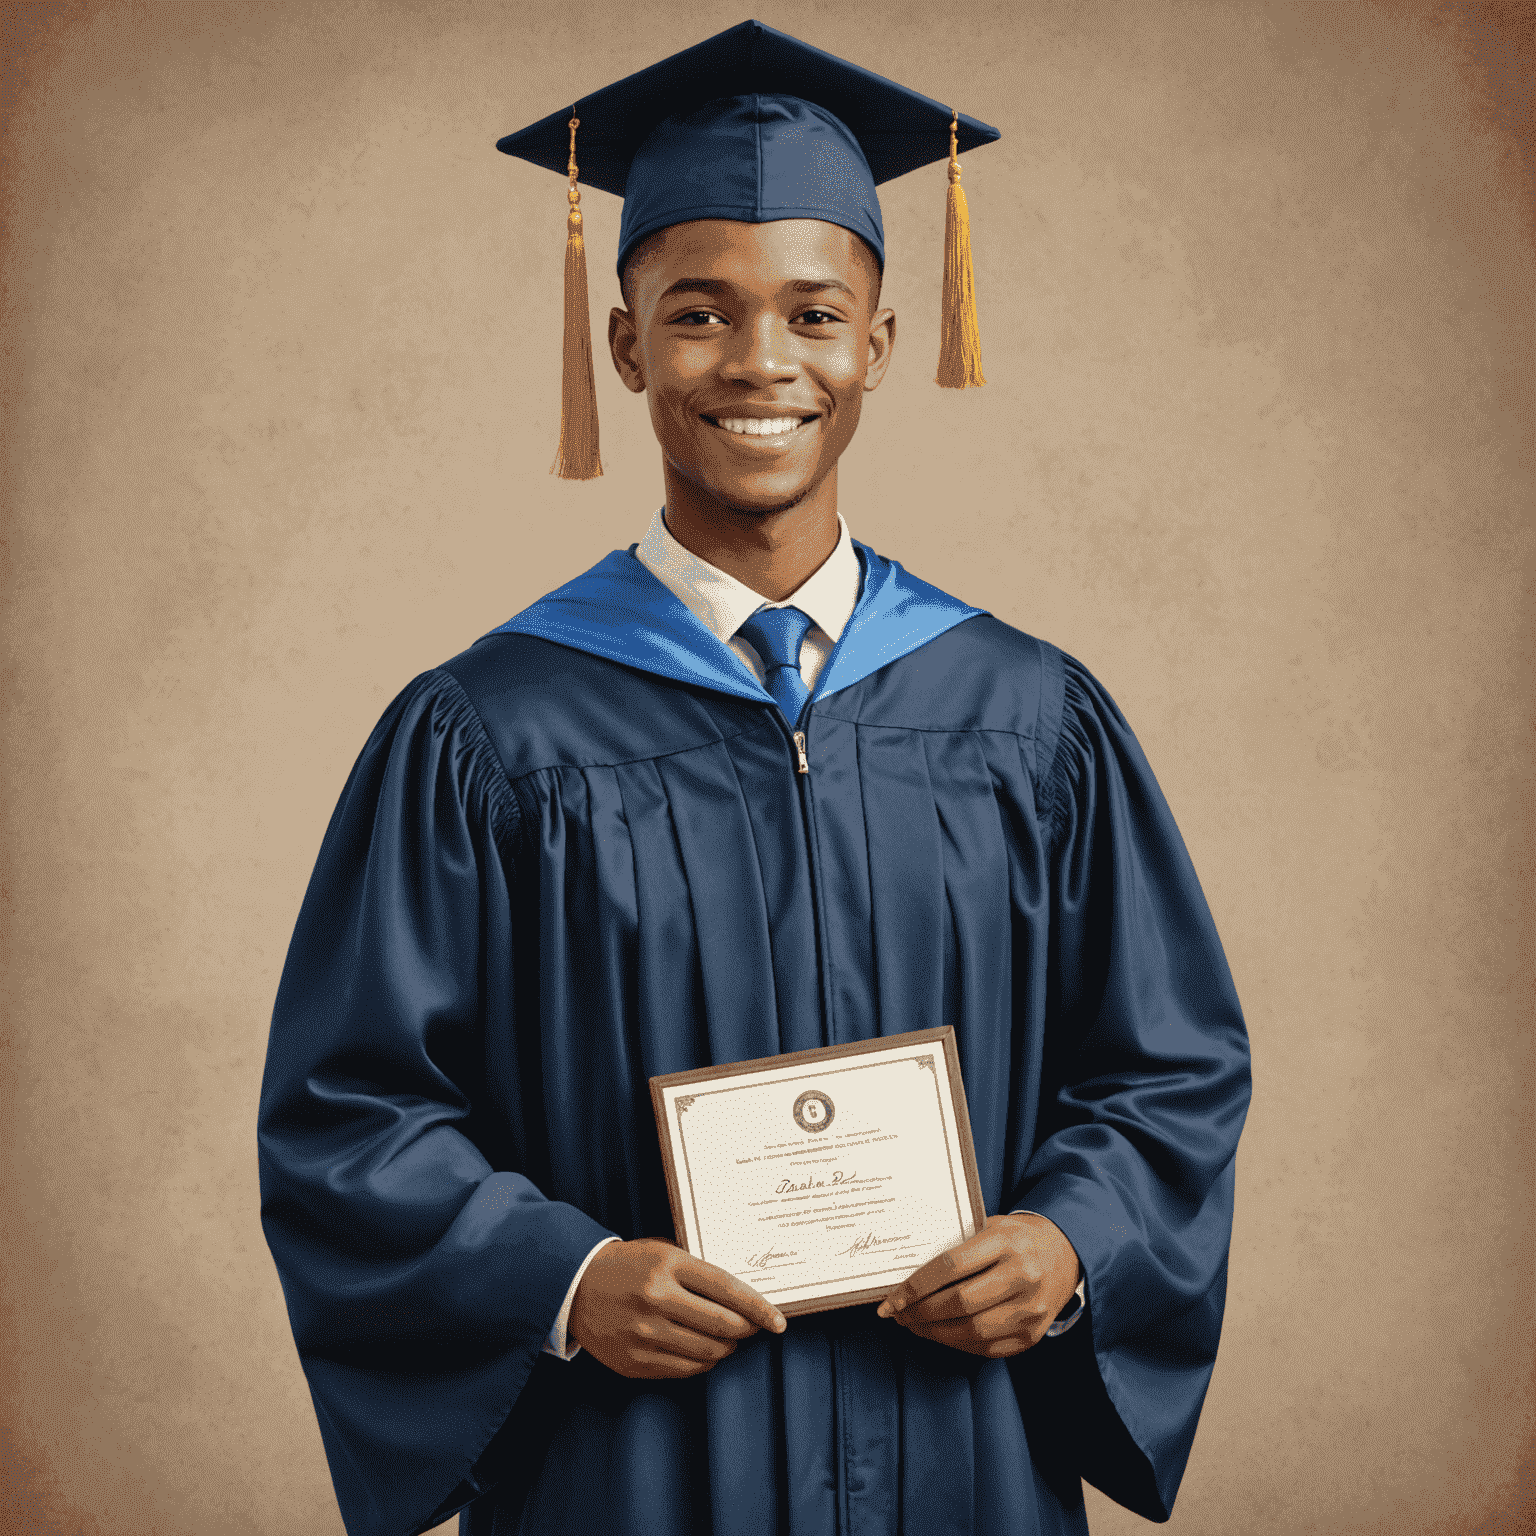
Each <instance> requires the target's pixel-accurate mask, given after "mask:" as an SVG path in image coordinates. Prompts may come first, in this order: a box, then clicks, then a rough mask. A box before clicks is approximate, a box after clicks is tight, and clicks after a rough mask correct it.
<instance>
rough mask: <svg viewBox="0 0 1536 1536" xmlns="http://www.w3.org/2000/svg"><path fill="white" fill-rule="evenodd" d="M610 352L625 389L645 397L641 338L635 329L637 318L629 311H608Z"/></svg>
mask: <svg viewBox="0 0 1536 1536" xmlns="http://www.w3.org/2000/svg"><path fill="white" fill-rule="evenodd" d="M608 351H609V353H610V354H611V355H612V357H613V366H614V368H615V370H617V372H618V375H619V377H620V378H621V379H623V381H624V387H625V389H627V390H629V391H630V392H631V393H632V394H636V395H643V394H644V393H645V375H644V374H643V373H642V372H641V371H640V337H639V333H638V332H637V331H636V329H635V317H634V316H633V315H632V314H630V312H629V311H628V310H627V309H617V308H615V309H610V310H609V311H608Z"/></svg>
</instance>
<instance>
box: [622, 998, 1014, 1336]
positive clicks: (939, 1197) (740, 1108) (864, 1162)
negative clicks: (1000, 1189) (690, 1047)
mask: <svg viewBox="0 0 1536 1536" xmlns="http://www.w3.org/2000/svg"><path fill="white" fill-rule="evenodd" d="M651 1103H652V1106H653V1107H654V1109H655V1111H656V1126H657V1130H658V1132H659V1133H660V1136H661V1154H662V1162H663V1164H664V1166H665V1168H666V1174H667V1193H668V1195H669V1197H670V1199H671V1202H672V1222H673V1226H674V1228H675V1231H676V1236H677V1242H678V1244H679V1246H680V1247H683V1248H686V1249H687V1250H688V1252H689V1253H691V1254H693V1255H695V1256H696V1257H697V1258H701V1259H707V1260H708V1261H709V1262H710V1263H711V1264H715V1265H718V1266H719V1267H720V1268H721V1269H724V1270H728V1271H729V1272H730V1273H731V1274H733V1275H736V1276H738V1277H739V1278H740V1279H742V1280H745V1281H746V1282H747V1283H748V1284H749V1285H751V1286H752V1287H754V1288H755V1289H756V1290H758V1291H760V1292H761V1293H762V1294H763V1295H764V1296H766V1297H768V1298H769V1299H770V1300H771V1301H772V1302H773V1303H774V1305H775V1306H777V1307H778V1309H779V1311H780V1312H783V1313H784V1314H785V1315H786V1316H792V1315H794V1314H796V1313H801V1312H822V1311H826V1310H828V1309H829V1308H832V1307H848V1306H853V1305H854V1304H855V1303H858V1302H865V1301H878V1300H880V1299H881V1298H882V1297H884V1296H885V1295H886V1294H887V1293H888V1292H890V1291H891V1290H892V1289H893V1288H894V1287H895V1286H897V1285H899V1284H900V1283H901V1281H903V1280H904V1279H906V1277H907V1276H908V1275H910V1274H911V1273H912V1271H913V1270H915V1269H917V1268H918V1267H919V1266H920V1265H922V1264H924V1263H926V1262H927V1261H928V1260H929V1259H931V1258H932V1257H933V1256H934V1254H936V1253H942V1252H943V1251H944V1250H945V1249H946V1248H952V1247H954V1246H955V1244H956V1243H959V1242H963V1241H964V1240H965V1239H966V1238H968V1237H970V1236H972V1235H973V1234H974V1233H976V1232H977V1231H979V1230H980V1229H981V1227H983V1226H984V1225H985V1224H986V1212H985V1208H984V1207H983V1205H982V1201H981V1189H980V1185H979V1184H978V1182H977V1178H976V1153H975V1149H974V1147H973V1146H972V1143H971V1125H970V1119H969V1117H968V1116H967V1114H966V1108H965V1086H964V1084H963V1083H962V1081H961V1078H960V1061H959V1055H958V1052H957V1051H956V1048H955V1032H954V1030H953V1029H952V1028H950V1027H949V1026H948V1025H945V1026H944V1027H943V1028H942V1029H922V1030H915V1031H913V1032H911V1033H909V1034H903V1035H887V1036H885V1037H884V1038H882V1039H878V1040H866V1041H862V1042H860V1043H858V1044H855V1045H832V1046H824V1047H822V1048H821V1049H819V1050H812V1051H791V1052H789V1053H788V1054H786V1055H783V1056H765V1057H762V1058H760V1059H758V1060H755V1061H738V1062H734V1063H731V1064H730V1065H727V1066H717V1067H700V1068H698V1069H697V1070H696V1071H692V1072H671V1073H667V1074H665V1075H663V1076H660V1077H653V1078H652V1079H651Z"/></svg>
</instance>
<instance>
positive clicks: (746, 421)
mask: <svg viewBox="0 0 1536 1536" xmlns="http://www.w3.org/2000/svg"><path fill="white" fill-rule="evenodd" d="M718 423H719V425H720V426H722V427H724V428H725V430H726V431H727V432H741V433H744V434H745V435H746V436H748V437H776V436H778V434H779V433H781V432H793V431H794V430H795V428H796V427H798V426H799V425H800V418H799V417H798V416H775V417H772V418H770V419H768V420H766V421H765V420H763V419H762V418H761V417H758V416H721V417H719V418H718Z"/></svg>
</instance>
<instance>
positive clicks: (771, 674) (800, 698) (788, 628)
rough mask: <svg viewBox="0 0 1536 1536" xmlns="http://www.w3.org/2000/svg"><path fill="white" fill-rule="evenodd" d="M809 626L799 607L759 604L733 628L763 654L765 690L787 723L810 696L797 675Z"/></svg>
mask: <svg viewBox="0 0 1536 1536" xmlns="http://www.w3.org/2000/svg"><path fill="white" fill-rule="evenodd" d="M810 627H811V616H810V614H808V613H802V612H801V611H800V610H799V609H798V608H759V609H758V610H757V612H756V613H754V614H753V615H752V617H751V618H750V619H748V620H747V622H746V623H745V624H743V625H742V626H741V628H740V629H738V630H737V631H736V633H737V634H738V635H742V636H744V637H745V638H746V639H747V640H748V641H750V642H751V645H752V649H753V650H754V651H756V652H757V654H758V655H759V656H760V657H762V660H763V668H764V670H765V671H766V672H767V674H768V678H767V685H768V692H769V693H770V694H772V695H773V702H774V703H775V704H777V705H778V706H779V708H780V709H781V710H783V711H784V718H785V719H786V720H788V721H789V723H790V725H794V723H795V721H797V720H798V719H799V718H800V711H801V709H802V708H803V707H804V704H805V701H806V699H807V698H809V697H810V689H809V688H807V687H806V686H805V679H804V678H803V677H801V676H800V642H801V641H802V640H804V639H805V632H806V630H808V629H809V628H810Z"/></svg>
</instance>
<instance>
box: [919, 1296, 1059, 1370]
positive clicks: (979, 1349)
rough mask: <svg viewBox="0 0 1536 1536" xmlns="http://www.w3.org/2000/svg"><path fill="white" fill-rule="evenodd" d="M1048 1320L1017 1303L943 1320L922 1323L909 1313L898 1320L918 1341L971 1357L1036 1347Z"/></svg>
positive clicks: (1010, 1352) (1028, 1306)
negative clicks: (961, 1351)
mask: <svg viewBox="0 0 1536 1536" xmlns="http://www.w3.org/2000/svg"><path fill="white" fill-rule="evenodd" d="M909 1319H911V1320H910V1321H909ZM1049 1321H1050V1319H1049V1318H1047V1317H1046V1316H1045V1315H1044V1313H1042V1312H1040V1311H1039V1310H1038V1309H1037V1308H1035V1307H1032V1306H1030V1305H1029V1304H1027V1303H1025V1304H1023V1305H1020V1304H1019V1303H1016V1302H1015V1303H1005V1304H1004V1305H1002V1306H997V1307H989V1308H987V1309H986V1311H984V1312H979V1313H977V1314H976V1315H975V1316H972V1317H959V1318H943V1319H940V1320H938V1321H936V1322H928V1323H925V1322H920V1321H918V1320H916V1319H915V1318H911V1313H910V1312H909V1313H907V1314H905V1315H903V1316H902V1318H901V1324H902V1326H903V1327H904V1328H909V1329H910V1330H911V1331H912V1332H913V1333H915V1334H916V1335H917V1336H918V1337H919V1338H924V1339H931V1340H932V1341H933V1342H934V1343H936V1344H948V1345H949V1346H950V1347H951V1348H953V1349H963V1350H966V1351H968V1352H969V1353H971V1354H973V1355H989V1356H993V1357H998V1356H1003V1355H1012V1354H1018V1353H1020V1352H1021V1351H1022V1350H1026V1349H1029V1348H1030V1347H1031V1346H1032V1345H1034V1344H1037V1343H1038V1342H1039V1341H1040V1339H1041V1338H1043V1337H1044V1334H1045V1329H1046V1325H1047V1323H1048V1322H1049Z"/></svg>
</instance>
